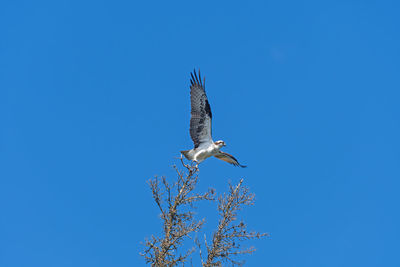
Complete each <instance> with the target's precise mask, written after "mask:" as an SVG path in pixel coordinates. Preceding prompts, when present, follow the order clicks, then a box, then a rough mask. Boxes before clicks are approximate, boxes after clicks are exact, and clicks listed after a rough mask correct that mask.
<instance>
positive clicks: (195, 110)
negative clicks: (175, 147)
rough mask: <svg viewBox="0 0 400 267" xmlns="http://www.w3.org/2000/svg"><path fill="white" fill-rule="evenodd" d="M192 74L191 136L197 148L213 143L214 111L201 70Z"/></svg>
mask: <svg viewBox="0 0 400 267" xmlns="http://www.w3.org/2000/svg"><path fill="white" fill-rule="evenodd" d="M190 76H191V80H190V103H191V118H190V137H191V138H192V140H193V143H194V148H197V147H199V146H200V145H202V144H204V143H207V144H209V143H212V137H211V120H212V113H211V107H210V103H209V102H208V99H207V95H206V91H205V89H204V87H205V86H204V83H203V82H202V81H201V76H200V71H199V75H198V76H197V73H196V70H194V71H193V73H191V74H190Z"/></svg>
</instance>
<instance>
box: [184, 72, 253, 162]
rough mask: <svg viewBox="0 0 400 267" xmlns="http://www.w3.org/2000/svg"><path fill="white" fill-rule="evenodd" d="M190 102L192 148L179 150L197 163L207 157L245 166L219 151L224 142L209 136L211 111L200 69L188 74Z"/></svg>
mask: <svg viewBox="0 0 400 267" xmlns="http://www.w3.org/2000/svg"><path fill="white" fill-rule="evenodd" d="M190 75H191V76H192V78H191V79H190V103H191V118H190V137H191V138H192V140H193V143H194V148H193V149H191V150H185V151H181V153H182V154H183V155H184V156H185V157H186V158H187V159H188V160H193V161H195V162H197V163H200V162H202V161H204V160H205V159H206V158H209V157H212V156H214V157H216V158H217V159H220V160H223V161H226V162H228V163H231V164H233V165H235V166H240V167H242V168H244V167H246V166H243V165H241V164H239V162H238V161H237V159H235V157H234V156H232V155H230V154H228V153H225V152H222V151H220V149H221V148H222V147H223V146H226V144H225V142H224V141H222V140H219V141H217V142H214V141H213V140H212V136H211V119H212V113H211V108H210V104H209V103H208V99H207V95H206V91H205V89H204V88H205V80H203V82H202V80H201V76H200V71H199V75H198V76H197V73H196V70H194V72H193V73H191V74H190Z"/></svg>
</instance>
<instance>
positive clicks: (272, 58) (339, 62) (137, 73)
mask: <svg viewBox="0 0 400 267" xmlns="http://www.w3.org/2000/svg"><path fill="white" fill-rule="evenodd" d="M399 10H400V4H399V3H398V1H361V0H358V1H356V0H353V1H349V0H346V1H344V0H343V1H294V0H292V1H289V0H283V1H251V2H249V3H244V2H243V1H240V2H239V1H237V2H235V1H224V2H221V1H218V2H217V1H195V2H189V1H180V2H175V1H147V2H145V1H141V3H139V1H9V0H5V1H2V2H1V4H0V25H1V28H0V29H1V34H0V35H1V36H0V125H1V126H0V130H1V131H0V265H1V266H4V267H17V266H18V267H19V266H21V267H22V266H40V267H54V266H75V267H80V266H82V267H83V266H84V267H87V266H96V267H97V266H104V267H106V266H118V267H120V266H121V267H122V266H126V267H128V266H144V265H145V264H144V261H143V259H142V258H141V257H140V256H139V251H141V249H142V247H141V245H140V242H142V241H143V240H144V239H145V237H146V236H149V235H151V234H152V233H155V232H157V231H159V229H160V228H159V221H158V211H157V209H156V207H155V205H154V203H153V201H152V198H151V195H150V191H149V190H148V187H147V184H146V181H147V180H148V179H149V178H151V177H153V176H154V175H167V176H168V177H171V178H173V177H174V176H173V172H172V170H171V167H170V166H171V165H172V164H174V162H176V160H175V159H174V158H175V157H177V156H178V155H179V151H180V150H182V149H188V148H191V146H192V143H191V140H190V138H189V132H188V127H189V108H190V106H189V105H190V104H189V87H188V86H189V78H190V76H189V73H190V71H191V70H192V69H193V68H194V67H196V68H200V69H201V70H202V73H203V74H204V75H205V76H206V85H207V93H208V97H209V100H210V103H211V107H212V110H213V115H214V120H213V126H214V128H213V134H214V139H216V140H218V139H223V140H225V141H226V143H227V144H228V146H227V147H226V151H227V152H229V153H232V154H234V155H235V156H237V158H238V159H239V160H240V162H241V163H243V164H245V165H248V168H246V169H239V168H235V167H232V166H230V165H228V164H226V163H224V162H222V161H219V160H216V159H209V160H207V161H205V162H204V163H202V164H201V181H200V185H199V187H200V188H207V187H208V186H212V187H214V188H216V190H217V191H218V192H222V191H223V190H224V189H225V188H226V185H227V181H228V180H231V181H232V182H237V181H238V180H239V179H240V178H242V177H244V178H245V184H246V185H247V186H249V187H250V189H251V190H252V191H253V192H254V193H256V195H257V203H256V205H255V206H254V207H251V208H249V209H247V210H246V211H245V212H244V213H243V214H242V215H243V218H244V219H245V220H246V221H247V223H248V225H249V228H250V229H257V230H260V231H265V232H270V233H271V235H272V237H271V238H270V239H267V240H264V241H257V242H255V243H254V245H255V246H256V247H257V248H258V251H257V252H256V253H255V254H254V255H253V256H250V257H246V259H247V266H285V267H287V266H295V267H297V266H307V267H311V266H315V267H317V266H318V267H319V266H332V267H336V266H352V267H353V266H362V267H368V266H400V257H399V251H400V245H399V240H400V231H399V225H400V212H399V204H400V196H399V189H400V152H399V151H400V105H399V100H400V78H399V77H400V76H399V72H400V32H399V28H400V18H399ZM214 213H215V210H210V214H214ZM215 220H216V217H215V215H209V220H208V221H207V223H208V227H211V226H213V225H214V224H215Z"/></svg>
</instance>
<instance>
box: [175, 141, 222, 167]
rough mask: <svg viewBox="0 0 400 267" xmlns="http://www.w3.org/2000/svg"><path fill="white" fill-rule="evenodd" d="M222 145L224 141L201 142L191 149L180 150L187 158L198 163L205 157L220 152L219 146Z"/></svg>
mask: <svg viewBox="0 0 400 267" xmlns="http://www.w3.org/2000/svg"><path fill="white" fill-rule="evenodd" d="M223 146H224V143H220V144H215V143H214V142H213V143H210V144H203V145H202V146H199V147H197V148H194V149H191V150H185V151H181V152H182V154H183V155H184V156H185V157H186V158H187V159H188V160H193V161H196V162H197V163H200V162H202V161H204V160H205V159H207V158H209V157H212V156H215V155H218V154H219V153H221V152H220V148H221V147H223Z"/></svg>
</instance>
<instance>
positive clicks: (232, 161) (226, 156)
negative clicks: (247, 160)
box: [214, 151, 247, 168]
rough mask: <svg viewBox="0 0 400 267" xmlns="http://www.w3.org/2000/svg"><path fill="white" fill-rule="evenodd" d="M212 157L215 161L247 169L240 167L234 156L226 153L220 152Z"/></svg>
mask: <svg viewBox="0 0 400 267" xmlns="http://www.w3.org/2000/svg"><path fill="white" fill-rule="evenodd" d="M214 157H216V158H217V159H220V160H223V161H225V162H228V163H230V164H233V165H235V166H239V167H242V168H246V167H247V166H244V165H241V164H240V163H239V162H238V161H237V159H236V158H235V157H234V156H232V155H231V154H228V153H226V152H222V151H220V152H219V153H218V154H217V155H215V156H214Z"/></svg>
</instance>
